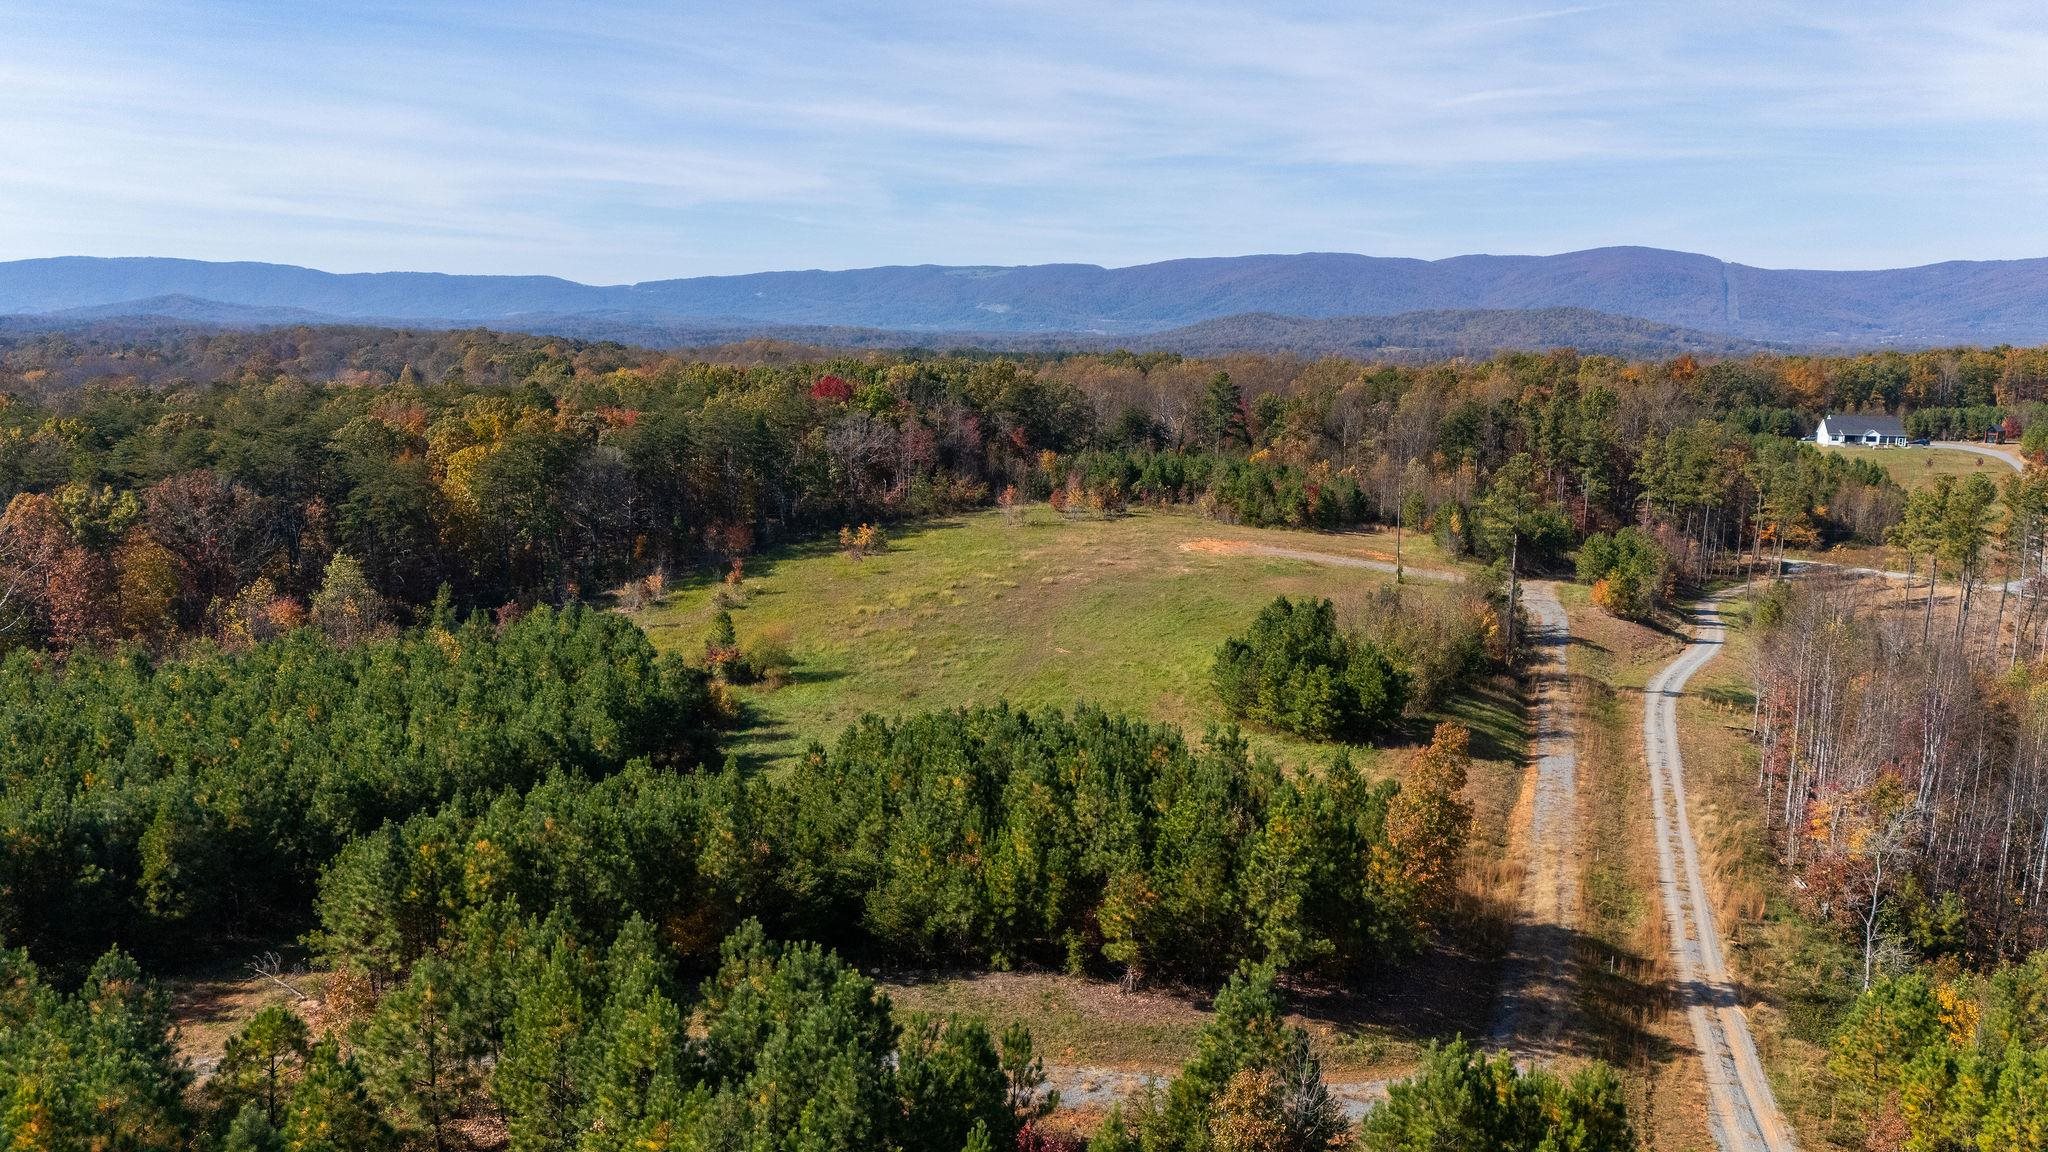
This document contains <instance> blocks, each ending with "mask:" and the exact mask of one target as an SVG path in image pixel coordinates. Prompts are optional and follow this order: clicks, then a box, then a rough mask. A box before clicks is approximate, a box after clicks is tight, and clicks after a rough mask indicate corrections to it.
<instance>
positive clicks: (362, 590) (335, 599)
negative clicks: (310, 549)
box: [313, 552, 385, 647]
mask: <svg viewBox="0 0 2048 1152" xmlns="http://www.w3.org/2000/svg"><path fill="white" fill-rule="evenodd" d="M384 617H385V608H384V598H383V597H382V596H379V595H377V589H376V586H375V585H373V584H371V583H370V578H369V576H368V575H366V574H365V573H364V572H363V566H362V565H361V564H360V563H358V562H357V561H356V559H355V558H354V557H352V556H350V555H348V554H347V553H345V552H336V553H335V554H334V558H333V559H332V560H329V561H328V562H327V572H326V575H325V577H324V578H323V579H322V580H321V581H320V591H319V592H317V593H315V594H314V596H313V624H314V626H315V627H317V628H319V629H320V630H321V631H322V632H325V633H327V636H328V638H329V639H331V640H333V641H334V642H335V643H336V644H339V645H342V646H343V647H347V646H348V645H351V644H355V643H357V642H358V641H360V640H363V639H364V638H366V637H368V636H369V635H370V634H371V633H373V632H375V631H376V630H377V628H378V627H379V626H381V625H382V624H383V623H384Z"/></svg>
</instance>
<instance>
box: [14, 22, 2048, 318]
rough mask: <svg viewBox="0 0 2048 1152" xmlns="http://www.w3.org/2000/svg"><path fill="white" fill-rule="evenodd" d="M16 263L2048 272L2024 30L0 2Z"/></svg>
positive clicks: (2029, 47)
mask: <svg viewBox="0 0 2048 1152" xmlns="http://www.w3.org/2000/svg"><path fill="white" fill-rule="evenodd" d="M0 26H5V27H7V28H8V29H9V48H8V52H7V53H6V54H5V55H4V57H0V141H5V142H6V143H7V144H8V145H9V148H8V151H9V154H10V157H11V162H10V163H9V164H8V165H7V166H5V168H0V258H5V257H14V256H26V255H48V254H55V253H59V252H93V253H100V254H112V253H137V252H148V253H164V254H177V255H192V256H202V257H219V258H255V259H275V260H289V261H294V262H304V263H313V264H319V265H322V266H326V267H333V268H338V269H345V270H353V269H368V268H393V267H431V268H440V269H446V270H454V271H495V272H502V271H521V272H527V271H532V272H554V273H558V274H564V275H571V276H575V277H578V278H581V279H587V280H599V281H607V282H611V281H619V280H631V279H643V278H653V277H661V276H673V275H686V274H693V273H700V272H726V271H742V270H751V269H755V268H763V267H809V266H828V267H829V266H842V267H843V266H851V265H859V264H869V263H883V262H913V261H926V260H931V261H946V262H963V263H996V262H1019V261H1038V260H1077V259H1078V260H1091V261H1099V262H1107V263H1125V262H1134V261H1140V260H1148V259H1158V258H1165V257H1170V256H1181V255H1198V254H1215V253H1226V252H1243V251H1272V250H1301V249H1354V250H1366V251H1373V252H1380V253H1388V254H1399V255H1420V256H1441V255H1450V254H1455V253H1458V252H1464V251H1474V250H1489V251H1556V250H1561V249H1566V248H1572V247H1582V246H1590V245H1595V244H1604V243H1650V244H1662V245H1668V246H1673V247H1685V248H1692V249H1697V250H1705V251H1712V252H1715V253H1716V254H1720V255H1725V256H1728V257H1730V258H1736V259H1742V260H1746V261H1749V262H1753V263H1764V264H1803V265H1808V266H1814V265H1836V266H1874V265H1883V264H1896V263H1905V262H1913V261H1920V260H1930V259H1940V258H1947V257H1954V256H2011V255H2031V254H2041V253H2043V252H2048V213H2042V212H2040V211H2039V210H2038V207H2037V204H2038V200H2039V196H2040V194H2041V192H2042V190H2043V187H2042V186H2043V184H2044V183H2048V163H2044V161H2043V160H2042V159H2041V157H2043V156H2044V155H2048V151H2044V149H2043V147H2042V145H2043V144H2044V143H2048V139H2044V137H2048V18H2044V16H2043V14H2042V13H2041V12H2040V11H2039V9H2038V6H2030V5H2022V4H2006V3H1984V4H1961V5H1944V6H1940V10H1939V11H1938V12H1937V11H1934V10H1932V9H1931V8H1929V7H1927V6H1921V5H1911V4H1905V3H1875V4H1873V3H1854V4H1852V3H1846V2H1834V0H1820V2H1795V0H1782V2H1778V0H1737V2H1730V3H1710V4H1699V3H1680V2H1675V0H1666V2H1651V3H1628V4H1588V5H1576V6H1562V5H1558V4H1556V3H1551V4H1514V3H1504V2H1498V0H1496V2H1490V3H1480V4H1468V5H1456V6H1449V5H1439V4H1431V3H1424V2H1420V0H1409V2H1400V3H1385V4H1374V5H1369V6H1368V5H1357V4H1340V3H1334V2H1332V3H1325V4H1316V3H1286V4H1270V5H1269V4H1262V5H1242V4H1227V3H1220V2H1208V0H1135V2H1132V3H1123V4H1103V3H1100V2H1099V0H1092V2H1087V3H1083V2H1080V0H1010V2H1001V0H998V2H991V3H981V4H974V5H959V4H957V3H952V4H947V3H937V2H932V3H897V4H877V3H870V4H853V5H844V4H832V5H825V4H775V3H764V4H752V5H708V4H697V5H677V4H664V3H652V2H647V3H640V2H616V0H615V2H611V3H600V4H596V5H542V4H537V3H530V2H512V3H503V4H484V3H469V2H463V3H443V4H429V5H415V4H401V3H340V4H335V5H327V6H323V7H322V8H320V9H319V10H317V11H316V10H314V9H313V8H312V7H311V6H298V5H276V4H273V3H264V2H259V0H243V2H234V3H227V2H205V3H202V2H198V0H183V2H182V3H169V4H165V3H148V4H118V3H105V2H100V0H80V2H78V3H74V4H71V5H66V6H57V5H40V4H37V5H31V4H29V3H28V2H27V0H0Z"/></svg>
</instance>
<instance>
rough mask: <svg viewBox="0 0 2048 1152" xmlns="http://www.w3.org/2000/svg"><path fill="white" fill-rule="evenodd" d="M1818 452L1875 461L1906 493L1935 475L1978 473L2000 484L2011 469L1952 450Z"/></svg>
mask: <svg viewBox="0 0 2048 1152" xmlns="http://www.w3.org/2000/svg"><path fill="white" fill-rule="evenodd" d="M1821 451H1823V452H1829V453H1833V454H1834V455H1837V456H1849V457H1852V458H1862V459H1866V460H1875V461H1877V463H1878V464H1879V465H1881V466H1883V468H1884V470H1885V471H1886V472H1888V473H1890V474H1891V478H1892V479H1894V480H1896V481H1898V482H1899V487H1901V488H1904V489H1905V490H1906V491H1908V492H1911V491H1912V490H1913V489H1915V488H1920V487H1925V486H1926V485H1929V484H1932V483H1934V481H1935V478H1936V477H1938V476H1968V475H1970V474H1971V473H1974V472H1982V473H1984V474H1985V475H1986V476H1989V477H1991V479H1992V480H1994V481H1997V482H1999V483H2003V482H2004V481H2005V478H2006V477H2007V476H2008V475H2010V474H2011V473H2012V469H2011V468H2009V467H2007V466H2006V465H2004V464H2001V463H1999V462H1998V461H1996V460H1992V459H1989V458H1988V457H1984V456H1979V455H1978V454H1976V453H1975V452H1958V451H1956V450H1955V449H1953V448H1847V447H1843V446H1841V445H1835V444H1830V445H1827V446H1825V447H1823V448H1821Z"/></svg>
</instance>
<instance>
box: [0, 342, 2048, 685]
mask: <svg viewBox="0 0 2048 1152" xmlns="http://www.w3.org/2000/svg"><path fill="white" fill-rule="evenodd" d="M0 394H4V396H5V404H4V406H0V498H4V499H5V501H6V506H7V512H6V518H5V521H4V523H0V580H4V584H0V627H4V628H5V630H6V632H5V634H6V635H7V636H8V637H9V638H10V641H9V642H11V643H15V644H23V643H27V644H37V645H46V646H49V647H52V648H54V649H57V650H66V649H69V648H71V647H74V646H76V645H79V644H88V645H92V646H96V647H106V646H111V645H118V644H121V643H127V642H134V643H140V644H143V645H145V646H148V647H152V648H157V649H160V648H161V647H162V645H164V644H165V643H167V642H169V641H170V640H172V639H174V638H175V637H177V636H181V635H189V634H206V635H210V636H213V637H215V638H216V639H223V640H228V639H233V638H238V637H244V636H256V637H260V636H262V635H267V634H270V633H272V632H278V631H287V630H289V629H290V628H291V627H292V626H293V625H295V624H296V623H297V622H298V621H299V620H300V619H301V618H302V617H304V616H305V615H307V614H308V613H310V612H313V611H314V610H316V608H317V604H316V601H317V600H318V598H319V596H320V593H321V590H322V588H323V586H324V585H325V583H326V582H327V578H328V575H329V571H330V565H331V562H332V561H333V560H334V559H335V558H337V557H341V558H344V559H345V560H346V561H347V563H346V564H345V565H343V568H342V570H341V572H340V575H341V576H344V577H346V578H348V579H351V580H353V579H355V578H356V577H357V575H358V574H360V577H361V579H362V580H364V581H367V591H368V592H374V593H375V600H374V602H373V601H372V600H370V599H368V598H366V597H364V596H362V595H359V594H358V592H359V591H360V590H359V589H357V588H355V587H354V586H344V587H342V588H338V589H336V590H335V593H334V597H331V598H338V603H337V605H336V607H337V608H345V609H346V610H347V611H368V612H370V613H371V614H372V616H373V617H374V618H381V617H380V616H378V613H380V612H381V611H383V610H386V609H389V610H391V611H392V613H393V614H394V616H395V618H396V619H397V620H399V621H400V622H414V621H417V620H419V619H420V618H421V615H420V614H421V613H422V612H423V611H424V610H425V609H426V608H427V606H428V605H429V604H430V603H431V602H432V601H433V599H434V597H435V596H436V595H437V593H438V592H439V591H440V590H441V589H442V588H443V587H446V588H447V589H448V590H449V592H450V595H451V596H452V601H453V603H454V605H455V607H456V608H457V609H458V610H459V611H467V610H468V609H470V608H472V607H488V608H492V609H497V608H501V607H503V606H506V605H531V604H536V603H555V604H561V603H567V602H570V601H573V600H577V599H591V598H594V597H597V596H599V595H600V594H601V593H603V592H605V591H606V590H608V589H612V588H616V587H618V586H619V585H620V584H622V583H623V582H625V581H627V580H630V579H634V578H637V577H641V576H645V575H647V574H648V573H650V572H654V571H657V570H661V569H663V568H675V567H677V566H682V565H693V564H698V563H704V562H724V561H729V560H730V559H732V558H736V557H740V556H743V555H745V554H746V553H748V552H749V551H750V550H752V549H754V548H756V547H759V546H761V545H763V544H765V543H767V542H771V541H774V540H778V539H787V538H791V537H793V536H801V535H804V534H810V533H817V532H829V531H832V530H835V529H837V528H838V527H840V526H843V525H846V524H849V523H863V522H868V521H877V520H887V519H890V518H901V517H913V516H920V515H926V514H931V513H936V512H943V511H947V510H951V509H959V508H967V507H974V506H979V505H986V504H993V503H996V502H998V501H1001V500H1004V499H1012V500H1015V499H1031V498H1040V499H1043V498H1053V499H1055V500H1056V501H1057V502H1059V503H1060V504H1062V505H1069V506H1073V507H1075V508H1077V509H1079V510H1094V511H1101V512H1109V513H1113V512H1114V511H1116V510H1117V509H1120V508H1123V507H1127V506H1129V505H1130V504H1133V503H1148V502H1149V503H1164V502H1181V503H1189V504H1194V505H1198V506H1200V507H1202V508H1203V509H1205V510H1207V511H1209V512H1211V513H1212V514H1214V515H1217V516H1220V517H1224V518H1228V519H1233V520H1238V521H1241V522H1244V523H1248V524H1258V525H1267V524H1273V525H1282V524H1284V525H1295V526H1307V527H1320V528H1335V527H1342V526H1346V525H1353V524H1360V523H1367V522H1376V523H1386V524H1397V523H1398V524H1401V525H1403V526H1404V527H1406V528H1409V529H1424V530H1428V531H1432V532H1434V533H1435V534H1437V536H1438V537H1440V538H1441V539H1443V540H1444V541H1445V542H1446V543H1447V544H1448V545H1450V546H1451V547H1452V548H1453V550H1454V551H1458V552H1477V553H1479V554H1481V555H1482V556H1491V555H1494V554H1495V553H1498V554H1501V555H1505V554H1507V553H1508V552H1510V551H1514V550H1516V548H1517V547H1518V546H1520V545H1524V544H1526V545H1527V546H1528V548H1529V554H1528V555H1527V556H1526V557H1519V559H1520V562H1521V564H1522V566H1525V567H1526V566H1529V565H1537V566H1546V565H1556V564H1557V563H1558V562H1559V560H1560V557H1561V555H1562V553H1563V551H1564V550H1565V549H1566V548H1568V547H1569V546H1570V545H1571V544H1572V542H1573V541H1574V539H1575V538H1576V537H1577V536H1579V535H1582V534H1585V533H1588V532H1593V531H1599V530H1603V529H1612V528H1615V527H1619V526H1623V525H1630V524H1644V525H1651V526H1655V527H1656V528H1657V530H1658V531H1659V532H1660V533H1661V534H1662V536H1663V544H1664V546H1665V547H1667V548H1668V549H1670V550H1671V551H1672V553H1673V555H1674V559H1675V560H1676V561H1677V563H1678V564H1679V565H1681V566H1682V567H1685V568H1687V569H1688V570H1690V571H1695V572H1698V571H1706V570H1710V569H1714V568H1715V567H1716V566H1717V565H1721V564H1724V563H1727V562H1728V560H1729V559H1730V558H1731V557H1733V556H1738V555H1740V554H1742V553H1743V552H1745V551H1746V552H1750V553H1755V552H1758V551H1760V550H1762V549H1765V548H1767V547H1771V546H1774V545H1775V546H1777V547H1780V548H1782V547H1784V546H1786V545H1787V544H1790V545H1792V546H1799V545H1805V544H1817V543H1824V542H1827V541H1831V540H1841V539H1849V538H1856V539H1863V540H1869V541H1873V542H1876V541H1881V540H1882V539H1883V537H1884V533H1885V532H1886V530H1887V529H1889V527H1890V526H1891V525H1892V523H1894V522H1895V521H1896V520H1897V519H1898V517H1899V516H1900V515H1901V514H1902V497H1901V495H1900V494H1899V493H1898V491H1897V490H1896V488H1894V487H1891V486H1889V485H1888V484H1887V483H1886V481H1885V480H1884V478H1883V476H1882V475H1881V474H1880V473H1877V472H1875V471H1874V470H1872V469H1868V468H1858V467H1855V466H1852V465H1850V464H1848V463H1846V462H1844V461H1841V460H1837V459H1833V458H1829V457H1824V456H1821V455H1819V454H1817V453H1813V452H1810V451H1806V450H1803V449H1800V448H1799V447H1798V446H1797V445H1796V444H1795V443H1793V442H1792V441H1791V440H1790V439H1788V437H1789V436H1791V435H1796V434H1798V433H1801V432H1804V431H1806V430H1808V429H1809V428H1810V426H1811V425H1812V423H1813V422H1814V420H1815V419H1816V418H1817V416H1818V414H1819V413H1820V412H1821V411H1823V410H1828V409H1838V408H1865V407H1901V408H1907V409H1911V410H1913V412H1914V419H1915V420H1916V421H1917V422H1918V423H1917V425H1916V426H1921V427H1936V426H1937V425H1938V426H1939V427H1940V428H1942V429H1948V428H1950V427H1951V426H1953V427H1954V428H1958V429H1962V430H1965V431H1968V430H1975V429H1977V428H1979V427H1983V426H1987V425H1989V424H1990V423H1992V422H1994V421H1995V422H1996V423H1997V424H1998V426H2000V427H2005V426H2007V425H2010V426H2011V427H2012V428H2013V430H2014V431H2015V432H2018V431H2020V430H2021V429H2023V428H2024V427H2025V426H2026V425H2027V424H2028V423H2029V422H2030V421H2031V422H2032V423H2033V424H2035V426H2037V427H2040V428H2042V429H2043V434H2044V435H2048V421H2040V420H2034V419H2032V418H2033V417H2034V416H2036V414H2037V411H2036V410H2037V408H2038V407H2039V405H2040V404H2041V402H2042V400H2043V398H2044V396H2048V356H2044V355H2043V354H2042V353H2040V352H2038V351H2033V350H1994V351H1989V352H1986V351H1975V350H1966V351H1957V352H1929V353H1915V354H1911V355H1907V354H1900V353H1887V354H1883V355H1875V356H1862V357H1854V358H1843V359H1825V358H1811V357H1759V358H1753V359H1748V360H1732V361H1721V362H1713V363H1705V364H1702V363H1699V362H1696V361H1694V360H1693V359H1691V358H1685V357H1682V358H1679V359H1677V360H1672V361H1668V362H1663V363H1635V362H1623V361H1620V360H1616V359H1612V358H1608V357H1582V356H1579V355H1576V354H1573V353H1570V352H1555V353H1549V354H1544V355H1532V354H1510V355H1502V356H1499V357H1496V358H1493V359H1490V360H1484V361H1450V362H1446V363H1442V364H1437V365H1431V366H1428V367H1402V366H1390V365H1378V366H1374V365H1367V364H1360V363H1355V362H1350V361H1342V360H1323V361H1315V362H1305V361H1301V360H1296V359H1291V358H1287V357H1279V356H1275V357H1239V358H1233V359H1228V360H1218V361H1194V360H1184V359H1182V358H1180V357H1176V356H1171V355H1164V354H1151V355H1146V356H1133V355H1129V354H1114V355H1107V356H1074V357H1065V358H1056V359H1048V360H1043V361H1024V362H1019V361H1013V360H1008V359H996V358H967V357H940V358H928V359H902V358H897V357H892V356H886V355H882V354H879V353H877V354H868V355H864V356H860V357H854V358H840V359H836V360H831V361H828V362H817V363H795V364H767V365H762V364H756V365H754V366H751V367H742V366H736V365H733V364H727V363H711V362H703V361H692V360H689V359H685V358H682V357H678V356H669V355H661V354H656V353H652V352H647V351H643V350H636V349H631V348H626V347H623V346H618V345H595V344H576V343H570V342H564V341H550V340H542V339H539V338H533V337H517V336H503V335H496V334H492V333H487V332H458V333H445V332H436V333H397V332H387V331H381V330H374V329H361V330H357V329H301V330H281V331H271V332H262V333H227V332H197V333H184V334H180V333H176V332H173V333H168V334H162V333H159V334H135V333H125V334H124V333H122V332H120V331H119V330H114V331H110V332H104V333H95V332H93V331H91V330H88V331H86V332H81V333H65V334H49V335H41V336H35V337H17V338H10V339H8V340H5V341H0ZM1944 413H1947V414H1948V415H1944ZM1503 480H1512V481H1513V487H1514V488H1515V489H1517V490H1520V491H1521V492H1522V493H1523V496H1524V497H1525V498H1524V499H1523V500H1522V503H1524V504H1527V505H1530V509H1529V510H1530V511H1533V512H1543V513H1548V514H1549V515H1547V516H1531V517H1527V518H1526V520H1527V522H1526V524H1523V525H1521V527H1523V528H1526V529H1527V531H1517V532H1514V533H1510V534H1509V537H1507V538H1503V537H1500V536H1499V534H1497V533H1491V534H1490V533H1489V532H1488V531H1486V528H1487V523H1488V518H1487V517H1486V516H1485V515H1483V514H1482V512H1481V510H1479V508H1478V505H1479V503H1480V501H1482V500H1483V499H1484V498H1485V497H1486V495H1487V493H1488V491H1489V490H1491V489H1493V488H1496V487H1500V486H1501V482H1502V481H1503ZM1509 495H1513V493H1510V494H1509ZM1510 502H1512V501H1510ZM1497 507H1498V505H1497ZM1503 544H1505V545H1506V546H1503ZM373 623H374V620H373Z"/></svg>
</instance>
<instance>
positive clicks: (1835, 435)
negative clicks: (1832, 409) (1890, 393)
mask: <svg viewBox="0 0 2048 1152" xmlns="http://www.w3.org/2000/svg"><path fill="white" fill-rule="evenodd" d="M1813 442H1814V443H1816V444H1869V445H1872V446H1876V447H1901V446H1903V445H1904V444H1905V443H1906V429H1905V427H1904V426H1903V425H1901V424H1900V423H1899V418H1898V417H1896V416H1886V415H1884V414H1883V413H1878V414H1876V415H1864V414H1862V413H1860V412H1851V413H1845V414H1844V413H1838V414H1836V415H1833V416H1826V417H1823V418H1822V419H1821V422H1820V427H1819V428H1816V429H1814V431H1813Z"/></svg>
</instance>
